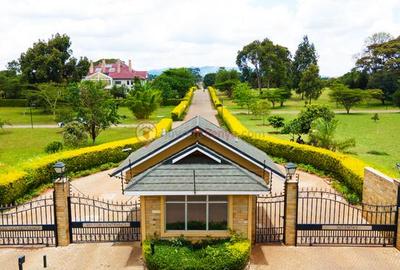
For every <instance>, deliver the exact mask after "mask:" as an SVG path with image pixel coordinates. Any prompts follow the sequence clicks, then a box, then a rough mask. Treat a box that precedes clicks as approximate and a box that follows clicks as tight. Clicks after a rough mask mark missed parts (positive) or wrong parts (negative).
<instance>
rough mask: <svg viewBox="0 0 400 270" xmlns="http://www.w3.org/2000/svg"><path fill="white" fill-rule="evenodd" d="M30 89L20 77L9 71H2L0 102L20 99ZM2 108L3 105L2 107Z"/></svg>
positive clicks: (0, 76)
mask: <svg viewBox="0 0 400 270" xmlns="http://www.w3.org/2000/svg"><path fill="white" fill-rule="evenodd" d="M27 88H28V86H27V84H26V83H24V81H23V79H22V78H21V76H20V75H17V74H16V73H15V72H9V71H8V70H3V71H0V100H1V98H7V99H18V98H22V97H23V92H24V91H25V90H26V89H27ZM0 106H1V105H0Z"/></svg>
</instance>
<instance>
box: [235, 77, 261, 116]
mask: <svg viewBox="0 0 400 270" xmlns="http://www.w3.org/2000/svg"><path fill="white" fill-rule="evenodd" d="M232 97H233V100H234V101H235V102H236V104H238V105H239V106H240V107H244V106H246V108H247V111H249V110H250V105H251V104H252V103H253V102H255V100H256V96H255V94H254V93H253V91H252V90H251V88H250V86H249V85H248V83H238V84H236V85H235V87H234V88H233V94H232Z"/></svg>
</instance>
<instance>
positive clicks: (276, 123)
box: [267, 115, 285, 129]
mask: <svg viewBox="0 0 400 270" xmlns="http://www.w3.org/2000/svg"><path fill="white" fill-rule="evenodd" d="M267 120H268V123H269V124H270V125H271V126H272V127H273V128H276V129H278V128H282V127H284V126H285V118H283V117H282V116H279V115H271V116H270V117H268V118H267Z"/></svg>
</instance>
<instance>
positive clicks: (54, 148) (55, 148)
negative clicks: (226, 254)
mask: <svg viewBox="0 0 400 270" xmlns="http://www.w3.org/2000/svg"><path fill="white" fill-rule="evenodd" d="M62 149H63V144H62V142H58V141H54V142H51V143H49V144H48V145H46V147H45V148H44V151H45V152H46V153H48V154H52V153H56V152H59V151H61V150H62Z"/></svg>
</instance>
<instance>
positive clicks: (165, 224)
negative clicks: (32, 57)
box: [163, 195, 230, 232]
mask: <svg viewBox="0 0 400 270" xmlns="http://www.w3.org/2000/svg"><path fill="white" fill-rule="evenodd" d="M172 196H182V197H185V199H184V200H182V201H167V197H168V196H164V206H163V207H164V213H165V214H164V228H163V230H164V231H165V232H174V231H175V232H176V231H179V232H195V231H197V232H207V231H211V232H226V231H228V225H229V211H230V210H229V197H228V195H223V196H226V200H225V201H210V200H209V196H214V195H172ZM189 196H206V200H205V201H204V200H202V201H188V197H189ZM167 204H184V205H185V220H184V222H185V229H184V230H168V229H167ZM188 204H206V229H205V230H188ZM210 204H225V205H226V223H227V224H226V229H225V230H209V205H210Z"/></svg>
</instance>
